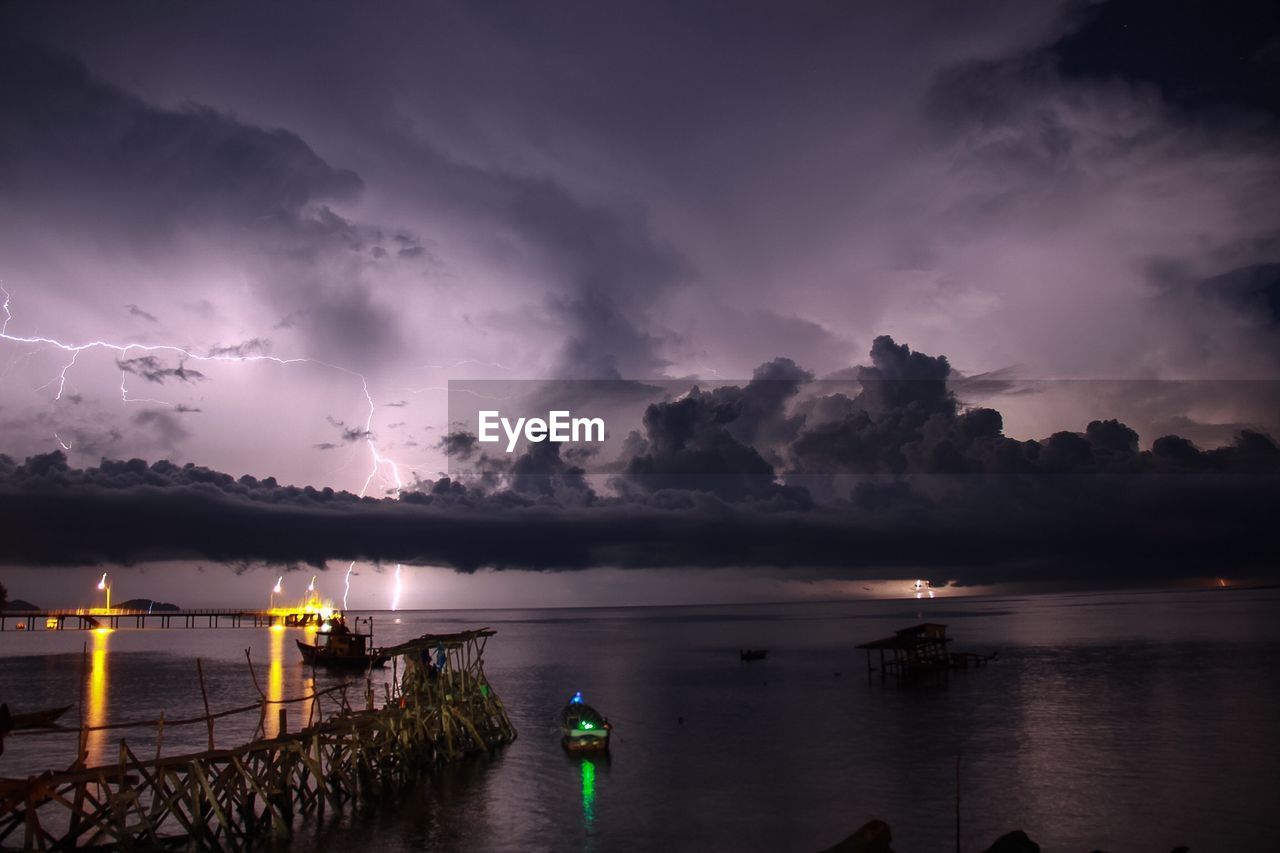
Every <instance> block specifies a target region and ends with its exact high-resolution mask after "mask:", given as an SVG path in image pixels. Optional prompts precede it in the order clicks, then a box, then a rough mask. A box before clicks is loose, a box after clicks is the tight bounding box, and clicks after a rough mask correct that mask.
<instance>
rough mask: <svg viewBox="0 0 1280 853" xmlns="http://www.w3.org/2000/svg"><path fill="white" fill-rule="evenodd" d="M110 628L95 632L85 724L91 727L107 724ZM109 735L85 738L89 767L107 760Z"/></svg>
mask: <svg viewBox="0 0 1280 853" xmlns="http://www.w3.org/2000/svg"><path fill="white" fill-rule="evenodd" d="M110 633H111V629H110V628H95V629H94V630H93V652H92V655H91V657H90V659H89V697H88V698H89V706H88V708H86V709H85V710H86V711H87V713H86V714H85V722H86V723H87V724H88V725H90V726H103V725H106V723H107V635H108V634H110ZM106 740H107V733H106V732H104V731H97V732H89V735H88V737H86V738H85V750H86V751H87V752H88V753H89V757H88V759H87V761H88V763H89V766H90V767H92V766H94V765H97V764H101V763H102V762H104V761H105V760H106Z"/></svg>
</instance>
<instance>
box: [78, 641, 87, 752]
mask: <svg viewBox="0 0 1280 853" xmlns="http://www.w3.org/2000/svg"><path fill="white" fill-rule="evenodd" d="M88 681H89V644H88V643H85V644H84V645H83V647H82V648H81V650H80V737H79V738H77V742H76V764H75V766H77V767H83V766H84V762H85V752H86V750H87V749H88V740H89V733H88V732H86V731H85V727H86V726H87V725H88V723H87V722H86V721H85V718H84V691H85V685H86V684H87V683H88Z"/></svg>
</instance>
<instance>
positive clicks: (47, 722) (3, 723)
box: [0, 704, 71, 755]
mask: <svg viewBox="0 0 1280 853" xmlns="http://www.w3.org/2000/svg"><path fill="white" fill-rule="evenodd" d="M70 709H71V706H70V705H62V706H59V707H57V708H43V709H41V710H39V711H27V712H25V713H21V714H15V713H12V712H10V710H9V706H8V705H7V704H5V705H0V755H4V739H5V737H6V736H7V735H8V734H9V732H12V731H18V730H20V729H51V728H54V727H55V726H56V725H57V722H58V718H59V717H61V716H62V715H63V714H65V713H67V711H69V710H70Z"/></svg>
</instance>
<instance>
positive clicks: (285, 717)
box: [279, 707, 289, 737]
mask: <svg viewBox="0 0 1280 853" xmlns="http://www.w3.org/2000/svg"><path fill="white" fill-rule="evenodd" d="M279 714H280V734H279V737H284V736H285V735H287V734H288V733H289V709H288V708H283V707H282V708H281V709H280V711H279Z"/></svg>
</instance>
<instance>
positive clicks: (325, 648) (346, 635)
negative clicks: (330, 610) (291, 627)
mask: <svg viewBox="0 0 1280 853" xmlns="http://www.w3.org/2000/svg"><path fill="white" fill-rule="evenodd" d="M371 639H372V638H371V637H370V636H369V635H368V634H359V633H356V632H355V631H352V630H351V629H350V628H348V627H347V623H346V621H345V620H344V619H342V618H341V617H335V618H331V619H329V620H327V621H326V622H324V623H323V624H322V625H321V626H320V629H319V630H318V631H317V632H316V642H315V644H314V645H312V644H311V643H304V642H302V640H295V641H294V642H296V643H297V644H298V651H299V652H301V653H302V660H303V663H305V664H307V665H308V666H323V667H328V668H329V669H369V668H370V667H373V668H375V669H376V668H381V667H383V666H386V663H387V661H388V660H390V656H388V655H384V654H379V653H378V650H377V649H374V648H372V646H371V645H370V642H369V641H370V640H371Z"/></svg>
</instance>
